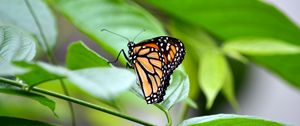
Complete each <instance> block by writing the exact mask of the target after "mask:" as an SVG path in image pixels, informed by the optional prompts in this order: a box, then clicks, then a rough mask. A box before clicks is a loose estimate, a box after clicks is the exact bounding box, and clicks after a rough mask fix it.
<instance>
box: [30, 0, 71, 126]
mask: <svg viewBox="0 0 300 126" xmlns="http://www.w3.org/2000/svg"><path fill="white" fill-rule="evenodd" d="M25 3H26V6H27V8H28V10H29V11H30V14H31V15H32V18H33V19H34V22H35V24H36V26H37V28H38V30H39V33H40V35H41V38H42V39H43V43H44V45H45V48H46V52H47V58H48V60H49V62H51V63H53V64H56V63H55V60H54V57H53V52H52V50H51V48H50V47H49V45H48V43H47V40H46V36H45V34H44V31H43V28H42V26H41V24H40V22H39V20H38V18H37V16H36V15H35V13H34V10H33V8H32V6H31V4H30V3H29V1H28V0H25ZM40 44H41V45H43V44H42V43H40ZM59 82H60V85H61V87H62V89H63V91H64V94H65V95H67V96H69V92H68V90H67V87H66V85H65V83H64V81H63V80H62V79H59ZM68 105H69V109H70V113H71V117H72V126H76V120H75V113H74V108H73V105H72V103H71V102H68Z"/></svg>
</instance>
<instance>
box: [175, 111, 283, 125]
mask: <svg viewBox="0 0 300 126" xmlns="http://www.w3.org/2000/svg"><path fill="white" fill-rule="evenodd" d="M231 125H234V126H285V124H282V123H278V122H275V121H271V120H266V119H261V118H257V117H252V116H246V115H233V114H218V115H211V116H202V117H195V118H191V119H187V120H185V121H183V122H182V123H180V124H179V125H178V126H231Z"/></svg>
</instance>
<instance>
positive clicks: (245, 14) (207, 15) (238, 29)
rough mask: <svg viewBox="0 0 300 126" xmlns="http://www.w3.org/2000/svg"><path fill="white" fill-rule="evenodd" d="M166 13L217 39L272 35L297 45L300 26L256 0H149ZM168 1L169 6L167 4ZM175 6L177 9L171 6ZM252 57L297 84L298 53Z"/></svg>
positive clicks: (299, 60) (299, 83)
mask: <svg viewBox="0 0 300 126" xmlns="http://www.w3.org/2000/svg"><path fill="white" fill-rule="evenodd" d="M148 1H149V3H151V4H152V5H154V6H155V7H157V8H159V9H161V10H163V11H164V12H166V13H167V14H169V16H172V17H175V18H177V19H180V20H181V21H184V22H186V23H189V24H193V25H195V26H198V27H201V28H204V29H205V30H207V32H209V33H211V35H213V36H215V37H216V38H217V39H219V40H224V41H229V40H231V39H237V38H240V37H258V38H272V39H278V40H282V41H285V42H289V43H292V44H295V45H300V41H299V40H300V30H299V28H298V27H297V26H296V25H295V24H293V23H292V22H291V21H290V20H289V19H288V18H287V17H286V16H285V15H283V14H282V13H281V12H279V11H278V10H277V9H276V8H274V7H272V6H271V5H269V4H266V3H264V2H263V1H258V0H186V1H185V2H182V1H175V0H163V1H157V0H148ZM166 5H168V6H166ZM174 8H176V9H174ZM252 59H253V60H254V61H255V62H256V63H259V64H261V65H263V66H265V67H266V68H268V69H270V70H271V71H274V72H276V73H277V74H279V75H280V76H282V77H283V78H284V79H286V80H288V81H289V82H291V83H292V84H294V85H295V86H297V87H298V88H299V87H300V78H299V76H300V72H299V71H296V70H299V69H300V65H298V64H300V55H299V54H298V55H287V56H256V57H252Z"/></svg>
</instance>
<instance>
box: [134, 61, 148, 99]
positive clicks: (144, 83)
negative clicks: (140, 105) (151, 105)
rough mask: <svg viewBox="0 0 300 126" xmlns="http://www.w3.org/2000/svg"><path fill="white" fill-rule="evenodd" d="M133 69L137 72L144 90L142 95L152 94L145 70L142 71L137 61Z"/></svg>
mask: <svg viewBox="0 0 300 126" xmlns="http://www.w3.org/2000/svg"><path fill="white" fill-rule="evenodd" d="M135 70H136V71H137V73H138V74H139V79H140V82H141V86H142V87H143V90H144V95H145V96H146V97H148V96H150V95H151V94H152V87H151V85H150V83H149V81H148V79H147V75H146V73H145V71H143V69H142V67H141V66H140V65H139V64H138V63H135Z"/></svg>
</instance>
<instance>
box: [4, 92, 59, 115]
mask: <svg viewBox="0 0 300 126" xmlns="http://www.w3.org/2000/svg"><path fill="white" fill-rule="evenodd" d="M0 93H5V94H11V95H17V96H21V97H25V98H29V99H32V100H34V101H37V102H39V103H40V104H42V105H44V106H46V107H48V108H49V109H50V110H51V111H52V112H53V113H54V115H56V114H55V112H54V110H55V102H54V101H52V100H50V99H48V98H47V97H45V96H43V95H39V94H36V93H31V92H26V91H22V90H17V89H4V88H0Z"/></svg>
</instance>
